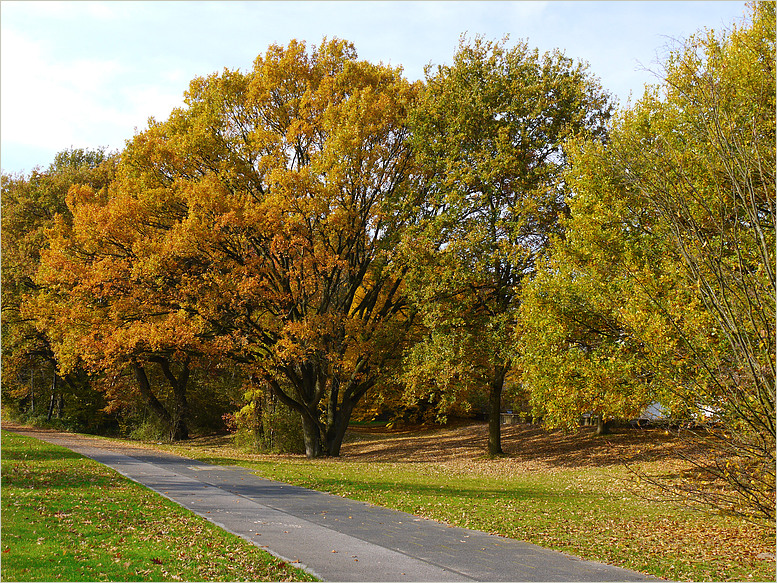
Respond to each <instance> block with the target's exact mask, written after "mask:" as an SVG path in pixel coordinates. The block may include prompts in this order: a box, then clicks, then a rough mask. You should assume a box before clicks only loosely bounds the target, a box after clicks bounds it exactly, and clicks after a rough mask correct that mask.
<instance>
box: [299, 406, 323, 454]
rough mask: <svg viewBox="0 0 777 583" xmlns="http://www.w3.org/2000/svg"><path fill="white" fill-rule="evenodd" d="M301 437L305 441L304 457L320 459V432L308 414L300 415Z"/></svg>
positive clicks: (321, 451)
mask: <svg viewBox="0 0 777 583" xmlns="http://www.w3.org/2000/svg"><path fill="white" fill-rule="evenodd" d="M302 437H303V439H304V440H305V455H306V456H307V458H308V459H313V458H317V457H321V454H322V453H323V450H322V448H321V431H320V430H319V428H318V424H317V423H316V422H315V421H313V419H312V418H311V417H310V414H309V413H305V414H303V415H302Z"/></svg>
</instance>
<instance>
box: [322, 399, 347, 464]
mask: <svg viewBox="0 0 777 583" xmlns="http://www.w3.org/2000/svg"><path fill="white" fill-rule="evenodd" d="M352 412H353V405H351V404H348V403H345V402H344V403H342V404H341V405H340V410H339V411H337V414H336V415H334V417H333V418H332V420H331V422H330V423H329V424H328V426H327V428H326V455H329V456H332V457H338V456H339V455H340V448H341V447H342V445H343V439H344V438H345V432H346V431H347V430H348V424H349V423H350V421H351V413H352Z"/></svg>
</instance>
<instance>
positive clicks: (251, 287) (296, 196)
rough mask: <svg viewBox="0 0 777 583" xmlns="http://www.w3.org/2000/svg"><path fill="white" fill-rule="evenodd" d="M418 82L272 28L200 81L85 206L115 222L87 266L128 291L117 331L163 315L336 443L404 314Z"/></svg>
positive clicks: (397, 344) (311, 452)
mask: <svg viewBox="0 0 777 583" xmlns="http://www.w3.org/2000/svg"><path fill="white" fill-rule="evenodd" d="M416 92H417V89H416V87H414V86H413V85H411V84H409V83H408V82H407V81H406V80H404V79H403V77H402V76H401V71H400V70H398V69H392V68H390V67H386V66H383V65H375V64H371V63H368V62H365V61H360V60H358V59H357V56H356V52H355V50H354V48H353V46H352V45H351V44H349V43H347V42H345V41H340V40H333V41H326V40H325V41H324V42H323V43H322V44H321V46H319V47H314V48H313V49H312V50H310V51H308V50H307V49H306V47H305V45H304V44H303V43H298V42H295V41H293V42H291V43H290V44H289V45H288V46H286V47H281V46H272V47H270V48H269V50H268V51H267V52H266V54H264V55H260V56H259V57H257V59H256V61H255V63H254V68H253V70H251V71H249V72H247V73H241V72H238V71H228V70H225V71H224V72H223V73H221V74H214V75H211V76H209V77H207V78H198V79H195V80H194V81H192V83H191V85H190V89H189V91H188V93H187V95H186V106H185V107H183V108H181V109H177V110H175V111H174V112H173V113H172V114H171V116H170V118H169V119H168V120H167V121H165V122H163V123H159V122H155V121H153V120H152V122H151V123H150V126H149V128H148V129H147V130H146V131H144V132H142V133H140V134H139V135H137V136H136V137H135V138H134V140H133V141H132V142H131V143H129V144H128V146H127V149H126V151H125V152H124V154H123V156H122V167H121V170H120V174H119V178H118V180H117V182H116V184H115V185H114V186H113V187H112V190H111V192H110V193H109V195H110V196H109V197H108V199H107V200H105V201H104V202H103V203H101V204H102V205H103V206H102V208H101V209H100V210H99V212H97V211H95V212H94V213H91V216H90V213H84V216H83V218H84V221H85V222H84V226H83V227H82V228H83V229H85V230H84V232H87V231H89V230H91V231H92V232H94V231H96V230H98V226H99V225H100V224H101V223H102V222H103V221H108V222H110V224H111V226H112V229H111V232H112V233H113V237H114V239H115V240H114V241H108V240H107V239H105V237H103V238H102V240H104V241H105V243H106V246H105V249H109V248H112V249H113V250H114V251H112V255H113V256H112V257H108V256H107V255H106V265H110V269H107V268H106V270H104V272H103V273H100V272H94V275H95V276H96V277H101V276H104V277H105V278H106V279H105V284H104V285H105V286H109V287H110V289H111V291H114V290H115V291H120V294H121V296H122V297H126V302H127V306H128V308H122V311H119V312H116V314H117V315H116V316H115V317H114V321H115V322H116V326H115V329H116V331H117V332H118V331H119V330H126V328H125V327H122V325H120V322H121V321H125V322H126V321H128V318H130V317H131V314H129V311H131V310H132V309H133V308H132V307H133V306H138V305H142V306H143V308H142V310H137V308H134V309H136V311H137V312H142V313H143V317H142V318H140V319H139V320H138V321H137V324H133V325H135V326H137V327H138V334H139V336H140V337H143V332H142V330H143V329H144V326H146V325H147V323H148V322H149V321H153V322H154V328H153V330H154V331H158V330H159V329H160V325H161V323H162V322H169V323H170V325H169V326H167V327H166V328H165V330H168V331H169V336H166V338H170V340H171V344H170V347H171V348H172V346H173V342H172V341H173V340H175V338H174V335H175V334H176V333H178V334H180V337H179V338H178V340H180V341H181V342H183V343H184V346H187V345H190V346H192V347H194V346H195V344H196V345H197V346H198V350H200V351H202V353H203V354H205V353H207V354H212V355H217V354H219V355H222V356H226V357H229V358H232V359H233V360H235V361H236V362H238V363H240V364H241V365H242V366H243V367H244V369H245V371H246V374H249V375H251V377H252V378H253V379H254V380H255V382H257V383H259V384H260V385H261V386H262V387H264V388H268V389H269V390H271V391H272V392H273V393H274V394H275V395H276V396H277V398H278V399H280V400H281V401H282V402H283V403H285V404H286V405H287V406H289V407H291V408H292V409H293V410H294V411H296V412H297V413H299V414H300V415H301V418H302V423H303V429H304V435H305V445H306V452H307V455H308V456H310V457H316V456H319V455H322V454H326V455H338V454H339V450H340V445H341V443H342V439H343V437H344V433H345V430H346V428H347V426H348V421H349V419H350V415H351V413H352V411H353V408H354V406H355V405H356V403H357V402H358V401H359V400H360V399H361V398H362V397H364V395H365V394H367V392H368V391H369V390H370V389H371V388H373V387H374V385H375V383H376V380H377V378H378V377H379V375H380V374H381V372H382V371H383V370H384V368H385V367H387V366H389V365H390V364H391V363H392V361H393V360H395V359H396V358H397V357H398V356H399V354H400V352H401V347H402V342H403V335H404V334H405V331H406V329H407V327H408V326H409V324H410V322H411V314H410V313H409V312H408V305H407V301H406V299H405V289H404V271H403V269H404V268H403V267H402V266H401V265H397V264H396V258H395V254H396V249H397V245H398V242H399V238H400V233H401V231H402V229H403V228H404V227H405V226H406V225H407V224H408V223H409V222H411V221H413V220H414V218H415V215H414V213H413V209H414V206H415V205H414V204H413V200H414V197H415V196H416V192H417V191H416V190H415V189H414V188H413V182H412V180H413V177H414V173H413V166H412V162H413V161H412V158H411V156H410V153H409V149H408V146H407V138H408V129H407V124H406V118H407V115H408V110H409V108H410V107H411V106H412V104H413V101H414V99H415V95H416ZM86 243H87V241H86V240H84V241H83V244H84V245H86ZM114 269H118V270H119V271H120V272H121V273H122V276H121V277H125V276H126V277H128V279H127V282H128V283H127V284H126V286H125V287H124V288H122V287H121V285H122V284H121V283H120V281H121V277H119V276H118V273H119V271H116V272H113V270H114ZM95 285H97V284H95ZM107 291H108V289H107V288H106V292H107ZM95 301H97V298H95ZM122 302H124V300H122ZM109 304H111V305H113V306H115V307H119V306H117V305H116V301H111V302H109ZM128 310H129V311H128ZM95 313H98V312H95ZM176 331H178V332H176ZM122 334H124V332H122ZM146 336H149V337H150V336H151V333H147V334H146ZM144 342H145V343H146V344H147V342H146V341H145V340H144ZM187 343H189V344H187ZM127 346H128V345H125V346H124V347H123V348H122V350H125V349H126V348H127ZM159 346H160V347H163V346H166V344H165V343H162V344H160V345H159ZM144 350H146V349H145V348H144ZM188 353H189V350H188V349H185V348H184V349H181V350H179V351H178V353H177V354H180V355H184V354H188ZM146 354H147V355H148V354H150V353H148V352H147V351H146ZM155 354H156V353H155Z"/></svg>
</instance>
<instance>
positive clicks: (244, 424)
mask: <svg viewBox="0 0 777 583" xmlns="http://www.w3.org/2000/svg"><path fill="white" fill-rule="evenodd" d="M243 399H244V401H245V402H246V404H245V405H244V406H243V407H242V408H241V409H240V411H238V412H237V413H236V414H235V428H236V434H235V443H236V444H237V445H238V446H242V447H247V448H248V449H251V450H253V451H264V452H273V453H305V441H304V439H303V434H302V423H301V421H300V417H299V415H297V414H296V413H295V412H294V411H292V410H291V409H290V408H289V407H287V406H285V405H284V404H283V403H282V402H280V401H279V400H278V399H277V398H276V397H275V396H274V395H273V394H272V393H271V392H269V391H261V390H258V389H249V390H248V391H246V393H245V395H244V398H243Z"/></svg>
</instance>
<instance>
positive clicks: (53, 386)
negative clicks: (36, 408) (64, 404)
mask: <svg viewBox="0 0 777 583" xmlns="http://www.w3.org/2000/svg"><path fill="white" fill-rule="evenodd" d="M56 404H57V373H56V372H54V378H52V379H51V400H50V401H49V412H48V415H46V421H51V418H52V417H53V416H54V407H55V406H56Z"/></svg>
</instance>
